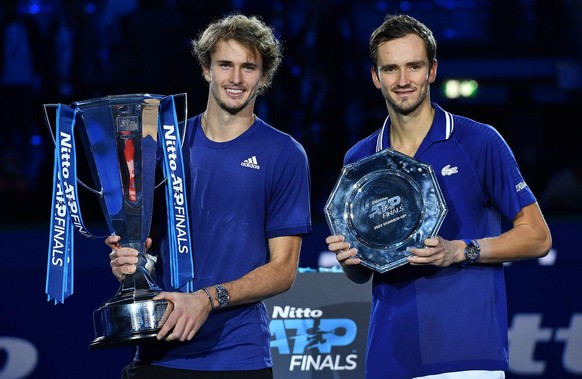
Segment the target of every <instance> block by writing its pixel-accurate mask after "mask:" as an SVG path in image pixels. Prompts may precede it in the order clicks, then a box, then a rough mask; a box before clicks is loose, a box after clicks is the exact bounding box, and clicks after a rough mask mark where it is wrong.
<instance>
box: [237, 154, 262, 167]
mask: <svg viewBox="0 0 582 379" xmlns="http://www.w3.org/2000/svg"><path fill="white" fill-rule="evenodd" d="M240 165H241V166H243V167H248V168H254V169H255V170H259V169H260V168H261V166H259V162H257V157H256V156H254V155H253V156H252V157H250V158H248V159H245V160H244V161H242V162H240Z"/></svg>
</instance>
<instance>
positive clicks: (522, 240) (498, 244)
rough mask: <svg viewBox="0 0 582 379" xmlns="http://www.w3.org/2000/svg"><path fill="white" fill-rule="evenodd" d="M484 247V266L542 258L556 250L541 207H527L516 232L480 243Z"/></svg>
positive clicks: (520, 216)
mask: <svg viewBox="0 0 582 379" xmlns="http://www.w3.org/2000/svg"><path fill="white" fill-rule="evenodd" d="M477 241H478V242H479V244H480V245H481V255H480V257H479V262H481V263H501V262H511V261H518V260H523V259H533V258H541V257H543V256H545V255H546V254H547V253H548V252H549V251H550V248H551V246H552V237H551V234H550V231H549V228H548V226H547V224H546V222H545V220H544V218H543V216H542V214H541V212H540V211H539V207H538V205H537V204H531V205H529V206H527V207H525V208H524V209H523V210H522V211H521V212H520V214H519V215H518V216H517V217H516V219H515V220H514V223H513V228H511V229H510V230H509V231H507V232H505V233H503V234H501V235H500V236H498V237H493V238H483V239H478V240H477Z"/></svg>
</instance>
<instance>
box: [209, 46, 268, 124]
mask: <svg viewBox="0 0 582 379" xmlns="http://www.w3.org/2000/svg"><path fill="white" fill-rule="evenodd" d="M262 67H263V59H262V57H261V55H260V54H259V53H258V52H256V51H252V50H250V49H249V48H247V47H245V46H243V45H242V44H240V43H238V42H236V41H235V40H227V41H224V40H221V41H219V42H218V43H217V45H216V51H215V52H214V53H212V56H211V62H210V67H208V68H206V67H205V68H203V70H204V77H205V78H206V80H207V81H208V83H209V90H210V97H209V102H210V104H211V105H212V103H214V105H218V106H219V107H220V108H221V109H222V110H224V111H226V112H228V113H230V114H233V115H235V114H238V113H239V112H240V111H242V110H243V109H245V108H247V107H249V108H250V112H251V113H252V111H253V107H254V102H255V99H256V98H257V95H258V92H259V91H258V90H259V88H260V86H261V85H263V84H264V78H263V70H262Z"/></svg>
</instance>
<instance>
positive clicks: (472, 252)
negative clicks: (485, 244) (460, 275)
mask: <svg viewBox="0 0 582 379" xmlns="http://www.w3.org/2000/svg"><path fill="white" fill-rule="evenodd" d="M463 242H465V243H466V244H467V247H465V263H468V264H471V263H475V262H476V261H477V259H479V255H480V254H481V246H479V242H477V240H466V239H464V240H463Z"/></svg>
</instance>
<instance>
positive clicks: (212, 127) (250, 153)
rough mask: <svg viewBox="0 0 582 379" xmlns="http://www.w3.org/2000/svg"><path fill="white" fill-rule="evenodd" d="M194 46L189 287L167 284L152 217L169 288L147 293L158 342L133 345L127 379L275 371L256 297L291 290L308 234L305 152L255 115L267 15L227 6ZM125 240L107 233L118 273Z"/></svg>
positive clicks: (268, 75)
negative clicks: (202, 101)
mask: <svg viewBox="0 0 582 379" xmlns="http://www.w3.org/2000/svg"><path fill="white" fill-rule="evenodd" d="M192 47H193V49H192V52H193V55H194V56H195V57H196V58H197V60H198V62H199V64H200V66H201V68H202V74H203V78H204V80H206V82H207V83H208V86H209V92H208V102H207V107H206V110H205V111H204V112H203V113H201V114H199V115H197V116H195V117H192V118H189V119H188V120H187V121H186V128H185V130H186V132H185V136H184V142H183V149H182V150H183V156H184V167H185V183H184V185H185V189H186V193H187V196H188V205H189V207H190V209H189V212H188V216H189V218H190V233H191V235H192V250H193V251H192V257H193V262H194V274H193V276H192V277H190V278H188V279H189V281H190V282H189V288H190V289H189V290H186V289H184V288H182V289H180V290H179V291H174V290H172V285H171V278H170V276H171V274H170V272H169V268H168V266H169V265H168V261H169V260H171V257H169V253H168V251H169V248H168V243H167V241H168V238H167V236H166V235H157V234H155V233H156V232H157V233H160V232H162V231H164V230H166V228H165V227H160V225H155V226H154V228H152V233H154V234H152V238H151V239H148V241H147V244H146V245H147V247H148V252H147V254H148V256H149V260H150V261H151V263H152V265H151V266H150V267H151V268H153V271H152V273H151V275H152V276H153V277H154V278H155V279H156V281H157V283H159V284H160V286H161V287H162V289H163V290H164V291H162V292H160V293H159V294H158V295H157V296H156V297H155V298H154V300H165V301H167V302H168V308H167V310H166V312H165V313H164V316H163V318H162V322H161V328H160V330H159V332H158V334H157V341H154V342H148V343H144V344H141V345H139V346H138V347H137V353H136V356H135V359H134V361H133V362H132V363H131V364H129V365H128V366H126V367H125V368H124V369H123V377H125V378H170V377H181V378H194V377H195V378H213V379H216V378H272V375H273V374H272V369H271V367H272V360H271V353H270V332H269V324H268V320H269V316H268V314H267V309H266V306H265V304H264V303H263V302H262V300H263V299H266V298H268V297H271V296H274V295H277V294H279V293H281V292H284V291H286V290H288V289H289V288H290V287H291V285H292V283H293V281H294V279H295V275H296V272H297V266H298V262H299V252H300V248H301V243H302V237H303V236H304V235H306V234H308V233H310V231H311V216H310V178H309V166H308V161H307V156H306V153H305V151H304V149H303V147H302V146H301V145H300V144H299V143H298V142H297V141H296V140H294V139H293V138H292V137H291V136H289V135H287V134H285V133H282V132H280V131H278V130H276V129H275V128H273V127H272V126H270V125H269V124H267V123H266V122H265V121H263V120H261V119H260V118H258V117H256V116H255V114H254V113H253V112H254V105H255V101H256V99H257V97H258V96H259V95H260V94H262V93H263V92H264V91H265V90H266V89H267V88H268V87H269V86H270V84H271V81H272V78H273V76H274V74H275V72H276V70H277V68H278V66H279V64H280V62H281V60H282V53H281V46H280V43H279V41H278V40H277V39H276V37H275V36H274V34H273V31H272V29H271V27H269V26H267V25H266V24H265V23H264V22H263V21H261V20H260V19H258V18H256V17H247V16H243V15H240V14H233V15H230V16H227V17H225V18H223V19H221V20H218V21H216V22H213V23H211V24H210V25H209V26H208V27H207V28H206V29H205V30H204V31H203V32H202V33H201V34H200V35H199V37H198V39H197V40H195V41H193V42H192ZM154 204H163V202H154ZM161 213H162V214H164V213H165V210H162V211H161ZM159 218H160V220H164V218H165V216H162V217H159ZM162 222H163V221H162ZM162 226H163V225H162ZM122 242H123V241H122V240H120V237H118V236H112V237H108V238H107V239H106V243H107V244H108V245H109V246H110V247H111V248H112V251H111V254H110V260H111V268H112V272H113V274H114V275H115V277H117V278H118V279H119V280H121V279H122V278H123V277H124V276H126V275H130V274H133V273H134V272H135V270H136V263H137V257H138V252H137V251H136V250H135V249H132V248H128V247H122V246H121V245H120V244H121V243H122Z"/></svg>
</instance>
